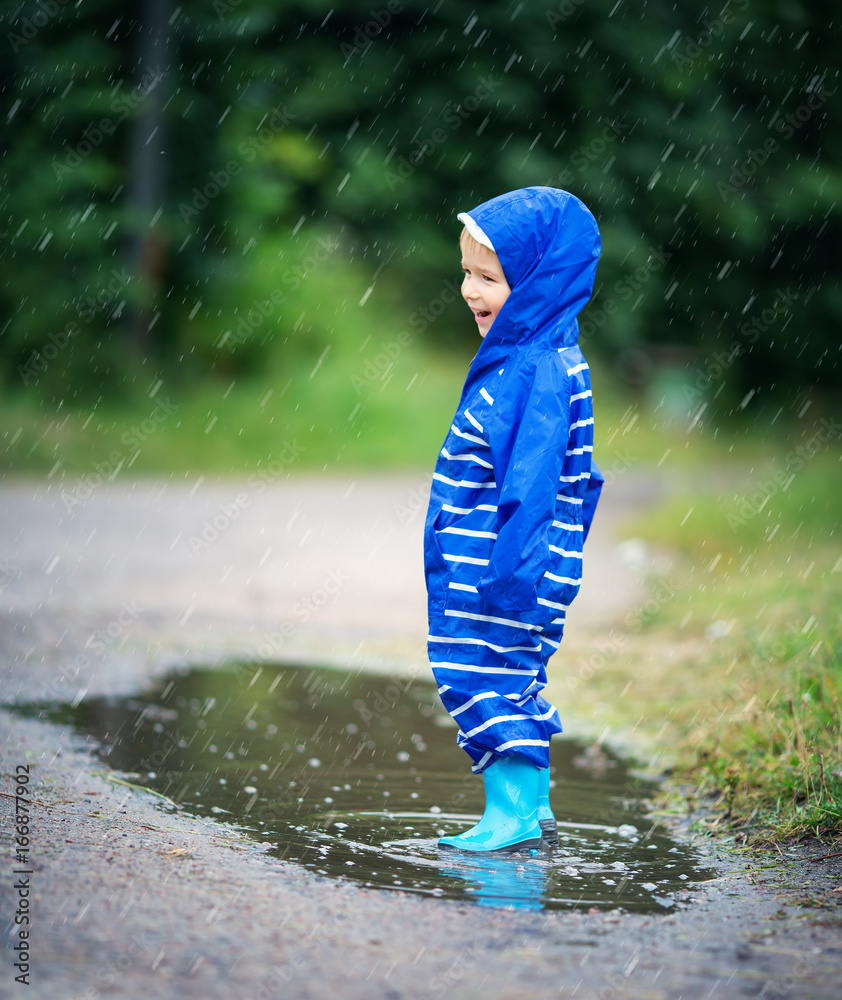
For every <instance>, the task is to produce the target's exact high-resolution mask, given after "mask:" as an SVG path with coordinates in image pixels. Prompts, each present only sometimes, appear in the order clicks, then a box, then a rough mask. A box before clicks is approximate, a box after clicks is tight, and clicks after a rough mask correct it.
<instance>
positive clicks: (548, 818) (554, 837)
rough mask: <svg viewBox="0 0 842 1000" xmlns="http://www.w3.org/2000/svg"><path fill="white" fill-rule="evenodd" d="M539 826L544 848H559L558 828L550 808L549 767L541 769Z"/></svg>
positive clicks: (539, 780) (539, 779)
mask: <svg viewBox="0 0 842 1000" xmlns="http://www.w3.org/2000/svg"><path fill="white" fill-rule="evenodd" d="M538 824H539V826H540V827H541V836H542V837H543V838H544V846H545V847H551V848H556V847H558V827H557V826H556V821H555V816H553V811H552V809H551V807H550V769H549V768H548V767H543V768H541V773H540V774H539V776H538Z"/></svg>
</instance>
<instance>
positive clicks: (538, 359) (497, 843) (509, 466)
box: [424, 187, 603, 852]
mask: <svg viewBox="0 0 842 1000" xmlns="http://www.w3.org/2000/svg"><path fill="white" fill-rule="evenodd" d="M458 218H459V220H460V221H461V222H462V223H463V224H464V226H465V229H464V231H463V232H462V236H461V239H460V244H461V247H462V267H463V270H464V280H463V283H462V296H463V298H464V299H465V301H466V303H467V304H468V306H469V307H470V309H471V311H472V312H473V314H474V317H475V319H476V324H477V327H478V329H479V333H480V336H481V337H482V338H483V341H482V343H481V344H480V348H479V350H478V352H477V354H476V357H475V358H474V360H473V362H472V364H471V368H470V371H469V372H468V377H467V380H466V381H465V386H464V388H463V390H462V398H461V399H460V401H459V406H458V408H457V411H456V416H455V418H454V420H453V424H452V426H451V428H450V431H449V433H448V434H447V437H446V438H445V441H444V447H443V448H442V450H441V452H440V454H439V458H438V461H437V463H436V469H435V472H434V474H433V484H432V490H431V494H430V505H429V508H428V510H427V520H426V526H425V530H424V562H425V573H426V579H427V595H428V611H429V622H430V634H429V637H428V645H427V649H428V653H429V657H430V662H431V664H432V668H433V673H434V675H435V678H436V683H437V684H438V691H439V695H440V697H441V699H442V702H443V704H444V706H445V708H446V709H447V711H448V712H449V713H450V714H451V716H452V717H453V718H454V719H455V720H456V722H457V723H458V725H459V733H458V736H457V743H458V745H459V746H460V747H462V749H463V750H465V751H466V752H467V754H468V755H469V756H470V758H471V760H472V761H473V771H474V773H476V774H482V776H483V781H484V785H485V811H484V813H483V816H482V819H480V821H479V823H477V824H476V825H475V826H473V827H472V828H471V829H469V830H467V831H466V832H465V833H462V834H459V835H458V836H453V837H443V838H442V839H441V840H440V841H439V846H441V847H456V848H462V849H464V850H469V851H500V852H506V851H517V850H524V849H529V848H536V847H540V846H542V843H543V845H545V846H548V847H551V846H555V845H556V844H557V843H558V838H557V833H556V823H555V819H554V818H553V814H552V812H551V810H550V804H549V771H548V767H549V745H550V737H551V736H552V735H553V734H554V733H559V732H561V724H560V722H559V718H558V712H557V711H556V709H555V708H554V707H553V706H552V705H550V703H549V702H548V701H546V700H545V699H544V698H543V697H542V695H541V691H542V690H543V688H544V687H545V685H546V665H547V661H548V659H549V658H550V656H551V655H552V654H553V653H554V652H555V650H556V649H557V648H558V645H559V642H560V640H561V636H562V632H563V629H564V621H565V613H566V611H567V608H568V606H569V605H570V602H571V601H572V600H573V598H574V597H575V596H576V594H577V593H578V590H579V584H580V581H581V576H582V545H583V543H584V540H585V538H586V537H587V534H588V529H589V527H590V523H591V519H592V517H593V513H594V509H595V507H596V503H597V500H598V498H599V491H600V488H601V486H602V481H603V480H602V476H601V475H600V473H599V470H598V469H597V467H596V465H595V464H594V463H593V459H592V452H593V409H592V399H591V389H590V376H589V372H588V366H587V364H586V363H585V359H584V357H583V356H582V352H581V351H580V349H579V347H578V345H577V338H578V324H577V321H576V315H577V314H578V313H579V311H580V310H581V309H582V307H583V306H584V305H585V303H586V302H587V301H588V299H589V298H590V296H591V291H592V289H593V282H594V276H595V273H596V265H597V260H598V258H599V252H600V247H601V243H600V237H599V230H598V229H597V226H596V222H595V220H594V218H593V216H592V215H591V213H590V212H589V211H588V209H587V208H585V206H584V205H583V204H582V202H581V201H579V200H578V198H575V197H574V196H573V195H571V194H568V193H567V192H566V191H559V190H556V189H555V188H548V187H531V188H524V189H522V190H519V191H510V192H509V193H508V194H503V195H500V196H499V197H497V198H493V199H492V200H491V201H487V202H485V203H484V204H482V205H480V206H479V207H478V208H475V209H473V210H472V211H471V212H469V213H462V214H460V215H459V216H458Z"/></svg>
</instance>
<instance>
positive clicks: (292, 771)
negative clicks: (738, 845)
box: [18, 665, 712, 912]
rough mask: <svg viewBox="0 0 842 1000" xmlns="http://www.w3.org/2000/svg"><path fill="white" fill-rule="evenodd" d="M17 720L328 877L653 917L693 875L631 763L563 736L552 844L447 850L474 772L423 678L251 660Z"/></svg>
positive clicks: (464, 812)
mask: <svg viewBox="0 0 842 1000" xmlns="http://www.w3.org/2000/svg"><path fill="white" fill-rule="evenodd" d="M18 711H26V712H27V714H38V715H41V716H42V717H46V718H49V719H53V720H56V721H62V722H66V723H70V724H72V725H74V726H75V727H76V728H77V729H78V730H79V731H80V732H83V733H85V734H88V735H89V736H90V737H92V738H93V739H94V740H95V741H96V746H97V752H98V753H99V754H100V755H101V756H102V757H104V758H105V759H106V760H107V761H108V762H109V763H110V764H111V765H112V766H113V767H115V768H118V769H119V770H121V771H125V772H129V774H130V775H132V776H134V779H133V780H136V781H137V782H138V783H141V784H145V785H147V786H149V787H150V788H154V789H155V790H156V791H158V792H162V793H163V794H164V795H166V796H168V797H169V798H170V799H172V800H173V801H175V802H177V803H180V804H183V806H184V807H186V808H189V809H190V810H192V811H194V812H196V813H200V814H203V815H211V816H215V817H218V818H220V819H224V820H227V821H229V822H232V823H235V824H237V825H238V826H240V827H241V828H242V829H243V830H245V831H247V832H248V833H249V834H250V835H251V836H253V837H254V838H255V839H257V840H259V841H261V842H264V843H268V844H270V845H272V847H271V849H270V853H273V854H275V855H276V856H277V857H282V858H286V859H288V860H290V861H295V862H298V863H299V864H303V865H305V866H306V867H307V868H309V869H311V870H313V871H315V872H317V873H318V874H320V875H325V876H330V877H333V878H343V879H349V880H352V881H354V882H357V883H360V884H362V885H365V886H370V887H375V888H379V889H401V890H404V891H410V892H418V893H423V894H427V895H432V896H439V897H446V898H450V899H460V900H463V901H464V900H472V901H474V902H475V903H477V904H478V905H484V906H513V907H518V908H523V909H536V910H537V909H571V908H585V909H587V908H589V907H593V906H595V907H599V908H602V909H605V908H616V907H622V908H623V909H625V910H634V911H638V912H641V911H655V910H662V909H663V908H664V907H669V906H671V905H673V900H672V899H671V898H670V897H669V894H670V893H673V892H675V891H676V890H678V889H683V888H686V887H687V885H688V884H690V882H691V881H693V880H699V879H702V878H707V877H710V876H711V874H712V873H710V872H706V871H701V870H700V869H699V868H698V862H697V860H696V858H695V856H694V853H693V851H692V849H691V848H690V847H688V846H686V845H683V844H679V843H677V842H675V841H674V840H672V839H671V838H670V836H669V835H668V834H666V833H665V832H664V831H663V830H660V829H658V828H657V827H653V826H652V825H651V823H650V822H649V821H648V820H647V819H646V818H645V816H644V814H643V813H642V811H641V809H640V807H639V805H638V801H639V799H640V798H641V797H642V796H645V795H646V793H647V791H649V790H650V789H649V787H648V786H646V785H644V784H642V783H640V782H638V781H636V780H635V779H633V778H632V777H631V776H630V775H629V773H628V771H627V768H626V765H625V764H624V762H623V761H620V760H617V759H615V758H613V757H611V756H610V755H609V754H607V753H605V752H604V751H600V752H599V753H598V754H596V755H594V754H593V752H592V751H587V750H584V749H583V748H582V747H581V746H580V745H579V744H576V743H574V742H573V741H571V740H566V739H563V738H562V739H559V738H556V739H555V740H553V743H552V751H551V763H552V772H551V773H552V775H553V778H554V781H555V787H554V789H553V791H552V793H551V798H552V803H553V808H554V811H555V814H556V817H557V818H558V819H559V847H558V849H557V850H556V851H555V852H554V854H553V855H551V856H547V855H543V854H541V855H538V856H528V855H511V856H497V855H479V854H478V855H467V854H464V853H461V852H455V851H446V852H445V851H440V850H439V849H438V847H437V846H436V842H437V840H438V838H439V837H440V836H441V835H442V834H444V833H458V832H459V831H461V830H464V829H466V828H467V827H468V826H471V825H472V824H473V823H475V822H476V820H477V819H478V818H479V815H480V813H481V812H482V808H483V791H482V781H481V779H479V778H475V777H473V776H472V775H471V773H470V770H469V768H468V766H467V758H466V757H465V755H464V754H463V753H462V752H461V751H460V750H458V749H457V747H456V746H455V743H454V740H453V730H452V729H451V728H450V719H449V717H448V716H446V715H444V713H443V709H442V708H441V707H440V705H439V703H438V698H437V695H436V691H435V688H434V687H433V686H432V684H427V683H420V682H418V681H411V680H405V679H404V680H394V679H389V678H383V677H378V676H372V675H368V674H349V673H343V672H338V671H334V670H328V669H311V668H303V667H302V668H298V667H267V666H265V665H264V666H262V667H258V666H252V665H243V666H235V667H232V668H231V669H228V670H212V669H205V668H195V669H192V670H185V671H183V672H176V673H173V674H171V675H170V676H169V677H168V678H166V679H165V680H163V681H162V682H160V684H159V685H158V686H157V687H156V688H155V689H153V690H152V691H150V692H147V693H144V694H143V695H141V696H137V697H133V698H123V699H91V700H89V701H83V702H81V703H80V704H78V705H77V706H75V707H71V706H68V705H59V706H50V707H47V708H44V707H43V706H29V708H28V709H18Z"/></svg>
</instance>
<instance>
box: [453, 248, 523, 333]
mask: <svg viewBox="0 0 842 1000" xmlns="http://www.w3.org/2000/svg"><path fill="white" fill-rule="evenodd" d="M461 246H462V270H463V271H464V273H465V276H464V278H463V279H462V298H463V299H464V300H465V301H466V302H467V303H468V308H469V309H470V310H471V312H472V313H473V314H474V317H475V318H476V321H477V326H478V327H479V333H480V336H481V337H484V336H485V335H486V334H487V333H488V331H489V330H490V329H491V324H492V323H493V322H494V320H495V319H496V318H497V313H499V312H500V310H501V309H502V308H503V303H504V302H505V301H506V299H507V298H508V297H509V294H510V292H511V288H509V283H508V282H507V281H506V276H505V275H504V274H503V268H502V267H501V266H500V260H499V258H498V256H497V254H496V253H494V251H493V250H489V249H488V247H484V246H482V245H481V244H479V243H475V242H474V241H473V240H467V239H464V238H463V239H462V241H461Z"/></svg>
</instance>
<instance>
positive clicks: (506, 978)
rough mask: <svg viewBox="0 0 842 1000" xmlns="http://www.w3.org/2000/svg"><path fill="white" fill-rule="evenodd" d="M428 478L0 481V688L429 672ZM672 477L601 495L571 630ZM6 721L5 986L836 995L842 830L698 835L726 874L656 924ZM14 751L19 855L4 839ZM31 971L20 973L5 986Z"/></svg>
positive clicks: (631, 568)
mask: <svg viewBox="0 0 842 1000" xmlns="http://www.w3.org/2000/svg"><path fill="white" fill-rule="evenodd" d="M428 483H429V480H428V478H425V476H424V475H423V474H421V473H419V474H418V475H416V476H412V475H411V474H409V475H401V476H382V477H373V476H366V477H360V478H358V479H354V478H353V477H350V476H349V477H346V478H342V477H332V476H327V475H325V476H316V475H311V476H301V477H296V478H294V479H289V480H284V481H277V482H271V483H269V482H265V481H254V480H253V481H249V482H247V481H243V482H239V483H212V482H205V481H203V480H201V479H199V480H190V481H187V480H182V481H179V482H176V481H167V482H150V481H138V482H135V483H130V484H123V483H121V482H118V483H114V484H107V485H101V486H97V487H95V488H90V489H85V488H80V486H79V484H78V483H75V484H74V483H67V482H65V483H63V484H61V483H58V482H54V483H50V482H47V483H35V482H33V483H26V482H20V483H16V484H12V485H6V486H4V487H2V488H0V509H2V511H3V516H2V519H0V609H2V619H0V655H1V656H2V671H0V697H2V701H3V702H4V703H5V704H10V703H14V702H16V701H17V702H28V701H36V700H43V699H48V700H61V701H73V700H74V699H79V698H83V697H85V696H90V697H92V696H95V695H125V694H129V693H131V692H134V691H137V690H139V689H141V688H142V687H143V686H144V685H145V684H146V683H148V681H149V680H150V679H152V678H155V677H159V676H161V675H163V674H164V673H166V671H167V670H168V669H169V668H171V667H172V665H173V664H175V663H182V662H185V661H188V662H193V663H216V662H220V661H222V660H224V659H226V658H228V657H232V656H249V657H251V658H257V659H260V658H263V659H265V660H267V661H269V660H271V661H278V662H309V663H327V664H337V665H344V666H345V667H347V668H349V669H370V670H378V671H388V672H395V673H405V672H406V671H408V670H413V671H417V672H421V671H423V670H425V669H426V667H425V658H424V636H425V631H426V612H425V603H424V588H423V576H422V565H421V530H422V523H423V509H424V497H425V492H426V489H427V487H428ZM85 485H87V486H90V485H91V484H84V483H83V484H82V486H83V487H84V486H85ZM665 488H666V486H665V483H664V481H662V480H656V479H655V478H653V477H651V476H646V475H638V474H631V473H629V474H628V475H627V476H626V477H625V479H624V482H623V489H622V490H615V491H613V493H611V494H606V496H605V498H604V502H603V504H602V505H601V507H600V511H599V513H598V515H597V520H596V522H595V525H594V530H593V533H592V537H591V539H590V540H589V542H588V560H587V562H586V582H585V584H584V585H583V588H582V592H581V594H580V596H579V598H578V599H577V603H576V605H574V608H575V611H576V616H575V620H573V621H571V625H570V626H569V635H568V639H569V641H570V642H571V643H576V644H582V643H587V642H588V641H589V637H594V638H598V637H599V636H600V635H601V634H604V632H605V631H606V630H607V629H608V628H610V626H611V624H612V622H615V621H616V619H617V618H618V616H620V615H621V614H622V612H623V611H624V610H625V609H627V608H629V607H631V606H632V605H633V604H634V603H635V602H636V601H639V600H640V598H641V597H642V596H643V595H644V594H645V589H644V584H643V581H642V577H641V574H642V573H643V572H644V570H645V567H643V566H641V562H640V558H639V553H637V554H635V551H634V548H633V547H631V548H630V547H629V546H628V545H626V546H624V545H622V544H620V543H622V541H623V537H622V527H621V526H622V522H623V519H624V518H625V517H626V516H627V515H628V514H630V513H631V512H632V511H634V510H635V509H637V508H638V507H639V506H640V505H642V504H645V503H647V502H650V501H651V500H652V499H654V498H655V497H656V496H658V495H659V493H660V492H661V491H662V490H663V489H665ZM630 556H632V557H633V558H632V557H630ZM282 625H286V626H287V627H286V628H281V626H282ZM559 657H562V653H560V654H559ZM559 657H557V658H556V659H559ZM553 666H554V667H555V660H554V663H553ZM559 668H562V665H559ZM2 718H3V732H4V739H3V741H2V746H0V753H1V754H2V760H0V774H2V775H3V779H2V781H3V784H2V786H0V792H2V794H0V812H2V816H3V825H2V838H3V845H4V850H3V858H4V861H3V868H2V878H0V907H1V908H0V916H2V923H3V927H4V930H5V936H6V945H7V950H6V952H5V955H6V959H5V963H4V967H3V970H2V979H0V995H2V996H3V997H5V996H10V997H11V996H16V995H18V993H17V991H25V993H24V992H21V993H20V995H21V996H23V995H26V996H29V997H39V998H44V1000H77V998H79V1000H81V998H84V1000H96V998H98V997H125V998H138V1000H140V998H143V1000H145V998H147V997H150V996H154V997H164V998H169V997H173V998H175V997H196V998H206V1000H215V998H220V1000H229V998H236V1000H269V998H272V997H278V998H281V997H283V998H302V1000H303V998H310V1000H316V998H319V1000H321V998H323V997H325V998H326V997H342V998H357V997H360V998H362V997H365V998H379V997H384V998H400V997H412V998H424V997H439V996H451V995H453V994H456V993H458V995H459V996H460V997H463V998H472V997H477V998H479V997H483V998H485V997H488V996H493V997H500V998H509V997H512V998H514V997H517V998H533V997H535V998H539V997H540V998H543V997H574V996H575V997H584V998H591V997H600V998H611V997H617V998H630V1000H636V998H641V1000H642V998H681V997H685V998H686V997H716V996H721V997H725V998H731V997H785V996H789V997H798V998H819V997H822V998H830V997H837V996H838V995H839V982H840V977H842V933H840V929H841V928H842V922H841V921H840V917H842V914H840V910H839V900H840V893H839V886H840V873H841V872H842V864H840V862H842V858H826V859H824V860H812V859H813V858H821V857H822V856H823V855H824V854H828V853H834V849H833V848H828V847H823V846H822V845H819V844H813V845H798V846H793V847H791V848H786V849H783V851H782V853H781V854H780V856H770V855H766V854H763V855H748V854H745V853H735V852H733V851H732V849H731V848H730V847H729V845H728V844H727V843H724V842H714V843H710V844H707V845H706V846H703V850H704V851H706V853H707V855H708V858H707V864H708V866H709V867H713V868H714V869H715V870H716V871H717V873H718V874H717V877H716V878H715V879H714V880H713V881H711V882H708V883H706V884H704V885H703V886H701V887H694V888H691V889H690V890H688V891H687V893H686V898H685V899H684V900H683V902H682V904H681V905H680V907H678V908H677V909H676V910H675V911H672V912H668V913H664V914H663V915H661V914H659V915H656V916H646V915H639V914H623V913H620V912H616V911H615V912H602V913H587V914H583V913H573V912H570V913H564V912H525V911H518V910H508V909H493V908H490V907H479V906H472V905H469V904H461V903H456V902H453V901H449V900H437V899H431V898H420V897H416V896H413V895H411V894H402V893H396V892H388V893H387V892H376V891H371V890H365V889H362V888H358V887H356V886H353V885H350V884H346V883H340V882H335V881H331V880H328V879H324V878H319V877H316V876H314V875H312V874H311V873H309V872H308V871H306V870H304V869H302V868H300V867H298V866H296V865H294V864H291V863H287V862H283V861H279V860H277V859H276V858H273V857H270V856H268V855H267V853H266V852H265V851H264V849H263V848H262V847H261V846H260V845H259V844H257V843H256V842H254V841H252V840H250V839H248V838H247V837H245V836H244V835H242V834H241V833H239V832H238V831H237V830H236V829H235V828H234V827H231V826H226V825H225V824H222V823H217V822H214V821H212V820H209V819H202V818H195V817H191V816H188V815H186V814H185V813H183V812H182V813H174V812H172V811H171V810H167V809H164V808H162V806H161V803H160V800H158V799H157V798H156V797H155V796H153V795H151V794H148V793H143V792H139V791H135V790H132V789H129V788H126V787H124V786H119V785H115V784H114V783H112V782H111V781H109V780H108V777H109V775H110V774H111V772H110V770H109V769H108V768H107V767H106V766H105V765H104V764H101V763H99V762H98V761H97V760H95V759H94V758H93V757H92V756H91V755H90V754H89V753H88V752H87V751H86V749H85V746H84V742H83V741H82V740H81V738H80V737H78V736H75V735H73V734H72V733H70V732H69V731H66V730H64V729H63V728H62V727H60V726H55V725H51V724H47V723H43V722H38V721H35V720H32V719H26V718H22V717H20V716H15V715H10V714H9V713H7V712H5V711H4V712H3V714H2ZM565 721H567V720H565ZM573 723H574V725H573V728H576V727H577V726H578V727H579V728H580V729H582V730H583V731H585V730H586V729H587V720H573ZM21 767H23V768H28V769H29V770H28V776H29V778H30V781H29V784H28V786H26V787H27V790H28V791H30V792H31V794H30V798H31V804H30V805H29V806H28V811H29V828H30V832H29V834H28V835H29V838H30V842H29V844H28V845H26V851H27V855H26V862H25V863H26V865H27V867H26V868H25V869H22V868H20V867H19V865H20V862H19V861H16V855H15V853H14V847H15V846H16V842H15V835H16V833H19V832H20V827H19V826H18V827H16V826H15V802H16V799H15V795H16V787H17V786H16V782H15V775H16V774H17V775H20V774H22V773H26V772H25V771H21V770H19V768H21ZM17 846H20V845H19V844H18V845H17ZM24 917H27V918H28V919H29V923H26V922H25V921H24V919H23V918H24ZM16 920H17V922H16ZM21 930H28V931H29V937H28V938H21V936H20V932H21ZM22 946H26V947H28V949H29V952H28V958H27V959H26V960H24V958H23V953H22ZM16 947H17V950H15V948H16ZM15 962H18V967H15V964H14V963H15ZM27 962H28V971H27V972H24V971H23V966H24V965H26V964H27ZM24 975H25V976H26V978H27V979H28V985H24V983H22V982H16V980H15V977H16V976H24Z"/></svg>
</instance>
